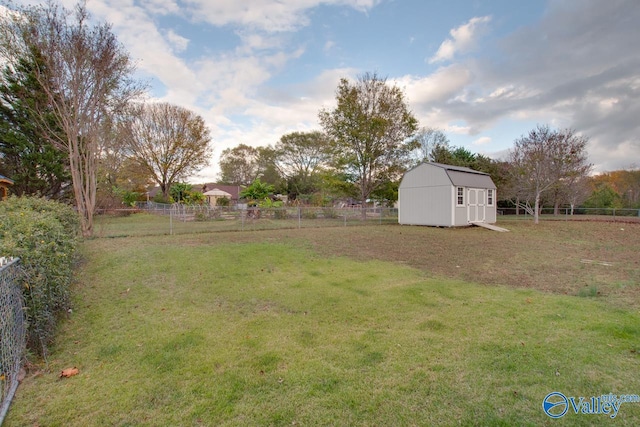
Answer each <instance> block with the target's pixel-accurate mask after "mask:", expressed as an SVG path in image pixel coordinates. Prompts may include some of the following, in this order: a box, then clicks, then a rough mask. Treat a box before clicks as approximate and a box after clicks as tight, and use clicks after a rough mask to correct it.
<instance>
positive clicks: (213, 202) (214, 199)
mask: <svg viewBox="0 0 640 427" xmlns="http://www.w3.org/2000/svg"><path fill="white" fill-rule="evenodd" d="M203 194H204V196H205V197H206V198H207V203H208V204H209V206H217V205H218V199H229V200H231V193H227V192H226V191H222V190H220V189H219V188H217V187H216V188H214V189H213V190H207V191H206V192H205V193H203Z"/></svg>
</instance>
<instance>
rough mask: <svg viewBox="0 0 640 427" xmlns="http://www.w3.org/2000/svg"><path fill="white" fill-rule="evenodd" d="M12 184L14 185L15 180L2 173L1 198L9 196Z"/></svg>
mask: <svg viewBox="0 0 640 427" xmlns="http://www.w3.org/2000/svg"><path fill="white" fill-rule="evenodd" d="M11 185H13V180H11V179H9V178H7V177H6V176H4V175H0V200H6V199H7V197H9V187H10V186H11Z"/></svg>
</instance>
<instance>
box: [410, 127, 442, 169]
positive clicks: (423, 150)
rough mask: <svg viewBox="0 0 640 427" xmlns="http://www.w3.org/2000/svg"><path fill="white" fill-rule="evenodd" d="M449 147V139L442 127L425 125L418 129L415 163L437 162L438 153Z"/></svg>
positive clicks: (415, 142)
mask: <svg viewBox="0 0 640 427" xmlns="http://www.w3.org/2000/svg"><path fill="white" fill-rule="evenodd" d="M448 148H449V139H448V138H447V135H445V133H444V132H442V131H441V130H440V129H436V128H433V127H423V128H421V129H420V130H419V131H418V134H417V135H416V138H415V141H414V149H413V152H412V156H413V158H414V159H413V163H414V164H419V163H422V162H435V161H437V160H436V156H437V153H438V152H439V151H441V150H443V149H448Z"/></svg>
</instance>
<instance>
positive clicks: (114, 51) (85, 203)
mask: <svg viewBox="0 0 640 427" xmlns="http://www.w3.org/2000/svg"><path fill="white" fill-rule="evenodd" d="M5 16H6V17H7V19H3V20H1V23H0V54H1V55H2V56H4V58H6V59H7V60H8V61H9V63H10V64H16V63H18V61H19V60H20V59H21V58H31V59H28V61H29V62H32V63H38V61H36V60H34V54H40V53H42V61H43V64H44V66H43V67H38V68H37V69H36V70H35V71H36V72H35V73H34V75H35V78H36V80H37V81H38V84H39V85H40V86H41V87H42V89H43V91H44V92H45V93H46V95H47V103H46V105H45V106H44V111H43V110H42V108H41V107H42V106H39V105H36V106H35V107H36V113H37V114H36V118H37V124H38V125H39V126H40V127H42V128H43V129H44V130H45V132H44V134H45V135H46V136H47V137H48V138H49V139H50V140H51V142H52V143H54V144H55V145H57V146H58V147H60V148H61V149H63V150H65V151H67V153H68V158H69V169H70V172H71V178H72V182H73V190H74V195H75V201H76V208H77V210H78V213H79V214H80V221H81V229H82V234H83V235H84V236H90V235H91V234H92V233H93V213H94V208H95V204H96V189H97V180H96V171H97V163H98V155H99V152H100V142H101V141H100V136H101V135H102V134H103V132H104V127H103V126H104V122H105V118H106V117H108V116H109V114H111V112H113V111H114V110H119V109H121V108H122V107H123V106H124V105H125V104H126V103H127V102H129V101H130V99H132V98H133V97H135V96H138V95H139V94H140V93H141V90H142V88H141V87H140V86H139V85H138V84H137V83H136V82H135V81H134V80H132V79H131V76H132V73H133V71H134V66H133V63H132V61H131V59H130V57H129V55H128V53H127V52H126V51H125V50H124V48H123V47H122V45H121V44H120V43H119V42H118V40H117V39H116V36H115V35H114V34H113V32H112V31H111V26H110V25H109V24H106V23H98V24H92V23H91V19H90V16H89V14H88V12H87V9H86V7H85V4H84V3H83V2H81V3H78V4H77V5H76V6H75V8H74V10H73V11H68V10H67V9H65V8H63V7H62V6H60V5H58V4H56V3H54V2H52V1H50V2H47V3H46V4H45V5H41V6H26V7H21V8H19V9H17V10H16V11H15V13H8V14H6V15H5ZM49 113H52V114H51V115H50V114H49ZM49 117H52V118H53V120H49ZM58 130H62V132H59V131H58Z"/></svg>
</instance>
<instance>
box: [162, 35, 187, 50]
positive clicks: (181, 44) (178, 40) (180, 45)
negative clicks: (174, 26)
mask: <svg viewBox="0 0 640 427" xmlns="http://www.w3.org/2000/svg"><path fill="white" fill-rule="evenodd" d="M167 40H168V41H169V43H171V45H172V46H173V47H174V49H175V51H176V52H184V51H185V50H186V49H187V47H188V46H189V39H188V38H186V37H182V36H181V35H180V34H177V33H176V32H175V31H173V30H169V31H167Z"/></svg>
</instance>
